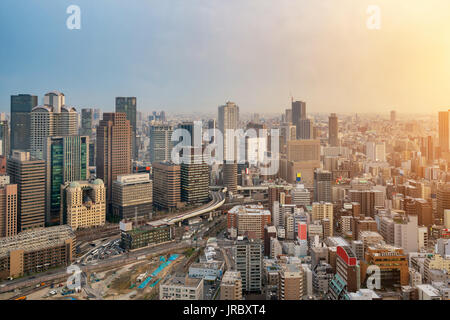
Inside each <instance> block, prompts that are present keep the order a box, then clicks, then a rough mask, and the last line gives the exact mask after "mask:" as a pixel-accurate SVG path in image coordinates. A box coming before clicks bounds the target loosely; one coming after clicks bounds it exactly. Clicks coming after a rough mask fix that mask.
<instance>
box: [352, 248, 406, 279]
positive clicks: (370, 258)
mask: <svg viewBox="0 0 450 320" xmlns="http://www.w3.org/2000/svg"><path fill="white" fill-rule="evenodd" d="M360 265H361V283H367V280H368V278H367V277H368V276H369V275H370V273H369V274H368V272H367V269H368V268H369V266H371V265H375V266H378V267H379V270H380V273H381V274H380V276H381V287H383V288H386V287H392V286H394V285H397V286H398V285H401V286H406V285H408V284H409V269H408V259H407V257H406V255H405V253H404V251H403V249H402V248H396V247H393V246H390V245H378V246H374V247H369V248H367V249H366V250H365V254H364V260H361V263H360Z"/></svg>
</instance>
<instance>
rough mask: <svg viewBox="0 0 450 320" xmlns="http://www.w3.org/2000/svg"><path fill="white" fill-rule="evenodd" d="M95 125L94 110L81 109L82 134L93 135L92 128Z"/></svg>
mask: <svg viewBox="0 0 450 320" xmlns="http://www.w3.org/2000/svg"><path fill="white" fill-rule="evenodd" d="M93 127H94V110H93V109H81V128H80V135H82V136H88V137H89V138H90V137H92V128H93Z"/></svg>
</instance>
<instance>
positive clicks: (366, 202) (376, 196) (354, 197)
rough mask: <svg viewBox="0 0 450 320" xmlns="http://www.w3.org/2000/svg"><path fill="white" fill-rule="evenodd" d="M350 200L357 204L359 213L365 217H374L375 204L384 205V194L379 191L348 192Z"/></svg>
mask: <svg viewBox="0 0 450 320" xmlns="http://www.w3.org/2000/svg"><path fill="white" fill-rule="evenodd" d="M349 196H350V200H351V201H352V202H355V203H359V205H360V207H359V209H360V211H359V213H360V214H361V215H363V216H366V217H374V216H375V206H376V205H377V203H380V202H381V203H384V194H383V192H382V191H380V190H350V191H349Z"/></svg>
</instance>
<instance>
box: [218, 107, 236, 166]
mask: <svg viewBox="0 0 450 320" xmlns="http://www.w3.org/2000/svg"><path fill="white" fill-rule="evenodd" d="M218 119H219V120H218V122H219V123H218V128H219V130H220V131H221V132H222V134H223V157H224V161H229V162H230V163H232V162H233V161H236V160H237V159H238V157H237V156H238V154H237V152H238V148H237V141H236V139H235V138H234V132H233V131H234V130H237V129H238V124H239V107H238V106H237V105H236V104H235V103H234V102H227V103H226V104H225V105H223V106H219V114H218ZM228 130H233V131H231V132H230V131H228Z"/></svg>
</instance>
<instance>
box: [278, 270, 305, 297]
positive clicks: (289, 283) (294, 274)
mask: <svg viewBox="0 0 450 320" xmlns="http://www.w3.org/2000/svg"><path fill="white" fill-rule="evenodd" d="M303 281H304V272H303V268H302V267H301V266H300V265H298V264H290V263H288V264H285V265H283V266H282V267H281V270H280V277H279V280H278V293H279V299H280V300H301V299H302V297H303V295H304V293H305V291H306V290H305V288H304V287H305V284H304V282H303Z"/></svg>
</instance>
